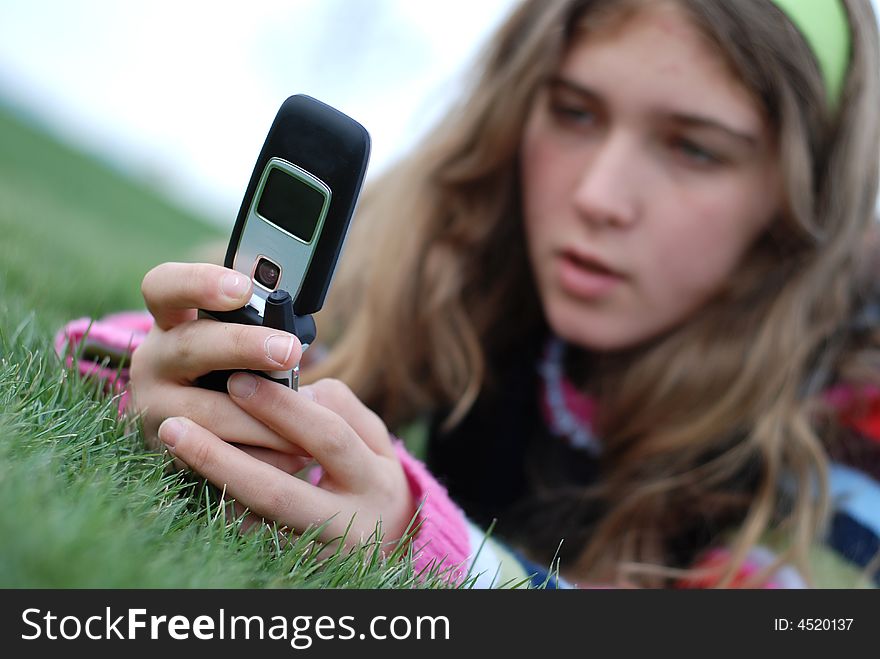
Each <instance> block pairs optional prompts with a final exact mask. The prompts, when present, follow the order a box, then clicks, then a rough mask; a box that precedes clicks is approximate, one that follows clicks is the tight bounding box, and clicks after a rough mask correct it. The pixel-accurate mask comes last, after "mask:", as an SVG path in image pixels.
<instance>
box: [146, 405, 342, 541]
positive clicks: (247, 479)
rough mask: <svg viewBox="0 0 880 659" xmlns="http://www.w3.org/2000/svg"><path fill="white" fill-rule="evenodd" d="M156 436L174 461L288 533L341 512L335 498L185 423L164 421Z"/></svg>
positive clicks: (193, 425)
mask: <svg viewBox="0 0 880 659" xmlns="http://www.w3.org/2000/svg"><path fill="white" fill-rule="evenodd" d="M159 438H160V439H161V440H162V441H163V442H164V443H165V445H166V446H167V447H168V450H169V451H170V452H171V453H172V454H173V455H174V456H175V457H176V458H178V459H180V460H182V461H183V462H184V463H186V465H187V466H189V468H190V469H192V470H193V471H195V472H196V473H198V474H200V475H201V476H203V477H204V478H207V479H208V480H209V481H210V482H211V483H213V484H214V485H215V486H216V487H218V488H221V489H225V491H226V493H227V495H229V496H231V497H233V498H234V499H235V500H237V501H239V502H240V503H242V504H244V505H245V506H247V507H248V509H250V510H251V511H253V512H254V513H256V514H257V515H261V516H262V517H264V518H266V519H270V520H274V521H276V522H278V523H279V524H282V525H285V526H288V527H290V528H291V529H296V530H297V531H299V532H302V530H303V529H305V528H307V527H308V526H309V525H311V524H313V523H321V522H323V521H326V520H328V519H329V518H330V517H333V516H334V515H335V514H336V513H337V512H338V511H339V510H340V508H341V506H340V503H339V500H338V498H337V497H336V496H335V495H333V494H331V493H329V492H327V491H325V490H322V489H320V488H318V487H315V486H313V485H309V484H308V483H306V482H304V481H302V480H300V479H298V478H295V477H293V476H291V475H289V474H285V473H284V472H283V471H280V470H278V469H276V468H275V467H273V466H272V465H270V464H267V463H265V462H263V461H261V460H258V459H257V458H254V457H251V456H250V455H248V454H247V453H245V452H244V451H241V450H239V449H237V448H236V447H235V446H233V445H231V444H228V443H227V442H224V441H223V440H222V439H220V438H219V437H217V436H216V435H215V434H213V433H212V432H210V431H208V430H206V429H204V428H202V427H201V426H199V425H197V424H195V423H193V422H192V421H190V420H189V419H185V418H183V417H172V418H170V419H167V420H166V421H165V422H164V423H163V424H162V425H161V426H160V428H159ZM329 526H333V524H332V523H331V524H330V525H329ZM329 526H328V529H329ZM337 526H338V523H337ZM334 531H335V532H336V533H338V529H333V530H330V534H331V535H332V533H333V532H334Z"/></svg>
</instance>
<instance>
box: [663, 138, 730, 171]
mask: <svg viewBox="0 0 880 659" xmlns="http://www.w3.org/2000/svg"><path fill="white" fill-rule="evenodd" d="M672 148H673V149H674V150H675V152H676V153H677V154H678V155H680V156H682V157H683V158H684V159H685V160H686V161H688V162H689V163H692V164H695V165H717V164H719V163H721V162H722V159H721V157H720V156H718V155H717V154H716V153H714V152H713V151H711V150H710V149H707V148H705V147H702V146H700V145H699V144H697V143H696V142H692V141H691V140H688V139H685V138H677V139H674V140H672Z"/></svg>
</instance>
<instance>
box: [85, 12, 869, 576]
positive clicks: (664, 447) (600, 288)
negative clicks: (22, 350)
mask: <svg viewBox="0 0 880 659" xmlns="http://www.w3.org/2000/svg"><path fill="white" fill-rule="evenodd" d="M877 42H878V39H877V23H876V20H875V17H874V15H873V13H872V10H871V6H870V3H869V0H819V1H817V2H809V3H806V2H799V1H798V0H742V1H741V2H736V3H731V2H726V1H725V0H663V1H650V2H649V1H644V0H559V1H554V2H547V1H545V0H527V1H526V2H524V3H523V4H521V5H520V6H518V7H517V9H516V11H515V12H514V14H513V15H512V16H511V17H510V19H509V20H508V21H507V23H506V24H505V25H504V26H503V27H502V29H501V30H500V32H499V34H498V35H497V37H496V39H495V40H494V42H493V43H492V44H491V47H490V48H489V50H488V51H487V53H486V56H485V62H484V65H483V67H482V69H481V72H480V75H479V76H478V77H477V79H476V80H475V81H474V84H473V86H472V88H471V90H470V93H469V94H468V95H467V97H466V98H465V100H464V101H463V102H462V103H461V104H460V105H458V106H457V107H456V108H455V109H454V110H453V111H452V112H451V113H450V114H449V116H448V117H447V119H446V121H445V122H444V123H443V124H442V125H440V126H439V127H438V128H437V129H436V130H435V131H434V132H433V133H432V134H431V135H430V136H429V137H428V139H427V140H425V142H424V143H423V144H422V145H421V147H420V148H419V149H417V150H416V151H415V152H414V153H413V154H412V155H411V156H410V157H409V158H407V159H406V160H405V161H404V162H401V163H400V164H399V166H397V167H396V168H395V169H394V170H393V171H391V172H389V173H388V174H387V175H385V176H384V177H383V179H382V180H381V181H380V182H378V183H377V184H376V185H375V186H374V187H373V189H372V190H371V191H370V193H369V194H368V195H367V197H366V198H365V199H364V200H363V203H362V204H361V208H360V211H359V214H358V217H357V218H356V220H355V223H354V225H353V234H352V236H351V237H350V239H349V241H348V247H347V252H346V254H345V256H344V258H343V262H342V269H341V272H340V274H339V276H338V277H337V280H336V282H335V283H334V287H333V289H332V293H331V300H330V303H329V306H328V311H327V313H325V314H324V315H323V316H321V317H319V319H318V324H319V328H320V330H321V332H322V334H323V335H324V336H325V337H328V336H329V337H331V339H330V340H329V348H330V351H329V355H328V356H327V357H326V358H325V359H322V360H320V361H319V362H318V363H316V364H314V365H313V366H312V367H311V369H310V370H309V371H307V373H306V375H309V376H310V377H311V381H312V382H313V384H310V385H309V386H305V387H303V388H302V389H301V390H300V391H299V392H294V391H291V390H286V389H284V388H283V387H280V386H278V385H274V384H273V383H269V382H266V381H261V380H258V379H255V378H253V377H251V376H249V375H247V374H236V375H234V376H233V377H231V378H230V380H229V385H228V386H229V393H230V395H228V396H227V395H226V394H220V393H216V392H210V391H205V390H202V389H198V388H195V387H193V386H191V383H192V382H193V380H194V379H195V378H196V377H197V376H198V375H200V374H202V373H206V372H208V371H211V370H216V369H220V368H251V369H268V368H270V367H271V368H272V369H273V370H275V369H278V368H279V367H286V368H290V367H291V366H292V365H293V364H295V363H296V362H297V361H298V360H299V359H300V355H301V349H300V345H299V343H298V342H297V341H296V340H295V339H292V338H291V337H289V336H287V335H284V334H281V333H278V332H277V331H274V330H269V329H263V328H259V327H246V326H235V325H227V324H222V323H217V322H212V321H197V320H195V311H194V309H196V308H198V307H203V308H211V309H216V310H224V309H233V308H236V307H238V306H241V305H242V304H243V303H244V302H245V301H246V300H248V299H249V296H250V293H251V283H250V281H248V280H247V279H246V278H244V277H241V276H239V275H237V274H236V273H234V272H232V271H229V270H225V269H223V268H220V267H219V266H211V265H207V264H201V265H191V264H164V265H161V266H159V267H157V268H155V269H154V270H152V271H151V272H150V273H148V274H147V276H146V277H145V279H144V282H143V293H144V297H145V300H146V303H147V306H148V308H149V310H150V312H151V313H152V315H153V317H154V318H155V325H154V326H153V327H152V329H151V330H150V331H149V334H148V335H147V336H146V338H145V340H144V341H143V343H142V344H141V345H140V346H139V347H138V348H137V351H136V352H135V354H134V357H133V362H132V368H131V386H130V391H131V394H132V397H133V403H134V407H135V409H137V410H140V411H143V412H144V413H145V428H146V432H147V434H148V435H149V436H150V437H158V439H159V440H161V442H162V444H163V445H164V446H167V447H168V449H169V450H170V451H171V452H172V453H173V454H174V455H175V456H176V457H177V458H178V459H179V460H181V461H182V462H183V463H185V464H186V465H188V466H189V467H190V468H192V469H193V470H195V471H196V472H198V473H200V474H202V475H203V476H205V477H206V478H208V479H209V480H210V481H212V482H213V483H215V484H216V485H218V486H219V487H225V488H226V491H227V493H228V494H229V495H230V496H232V497H234V498H235V499H236V500H238V501H239V502H241V503H243V504H244V505H247V506H248V507H249V508H250V510H251V511H254V512H255V513H257V514H258V515H262V516H264V517H265V518H268V519H272V520H275V521H278V522H280V523H282V524H285V525H287V526H289V527H291V528H293V529H302V528H304V527H306V526H307V525H309V524H313V523H318V522H323V521H326V520H328V519H329V520H331V521H330V523H329V525H328V528H327V533H326V536H327V539H328V540H329V539H331V538H333V537H335V536H336V535H338V534H339V533H341V532H342V530H344V528H345V527H346V525H347V524H348V522H349V520H350V519H351V516H352V515H354V516H355V517H354V520H355V521H354V525H353V527H352V530H351V531H350V536H349V537H350V538H351V539H353V540H357V538H358V536H359V535H365V534H369V533H370V532H371V531H372V530H373V528H374V525H375V523H376V521H377V520H381V522H382V524H383V529H384V533H385V537H386V539H392V538H396V537H400V535H401V534H402V533H403V532H404V529H405V527H406V525H407V523H408V522H409V520H410V518H411V516H412V515H413V514H414V512H415V511H416V510H417V509H418V520H419V522H420V523H421V526H420V528H419V531H418V534H417V535H416V537H415V540H414V543H415V549H416V550H417V551H418V557H417V564H418V565H419V566H428V565H438V564H442V565H445V566H452V567H453V568H457V570H454V571H452V572H450V578H451V579H459V578H460V577H461V576H463V575H464V574H465V573H466V572H467V571H468V570H470V573H471V574H472V575H481V577H480V580H479V581H478V583H480V584H490V583H492V582H493V579H494V583H501V582H503V581H505V580H506V579H507V578H510V577H515V576H516V575H517V574H519V575H525V574H530V573H534V572H536V571H537V572H539V574H538V575H537V577H536V578H537V580H538V581H542V580H543V575H542V574H540V571H539V570H538V568H536V567H535V566H547V565H549V564H550V563H551V561H552V560H553V559H554V557H558V558H559V559H560V561H559V568H560V574H561V575H562V577H563V579H562V580H561V581H562V583H564V584H572V585H577V586H589V585H630V586H647V587H657V586H722V587H724V586H734V585H741V586H782V587H799V586H805V585H812V586H836V587H851V586H856V585H871V584H872V583H873V584H877V583H880V582H878V577H877V576H876V574H877V567H878V560H877V559H876V556H877V554H878V550H880V546H878V531H880V485H878V480H880V388H878V386H880V361H878V359H880V352H878V351H877V344H878V338H880V337H878V333H877V317H878V316H877V314H878V312H880V308H878V306H877V302H878V297H877V295H878V294H877V291H876V287H875V279H876V275H875V267H876V264H877V263H878V261H877V260H876V259H877V249H876V245H875V239H874V234H875V231H874V229H873V213H874V204H875V200H876V192H877V182H878V158H880V132H878V119H877V108H878V107H880V91H878V76H880V74H878V64H880V52H878V43H877ZM111 325H112V322H111ZM97 329H98V330H100V329H101V327H100V326H99V327H98V328H97ZM125 339H126V342H127V339H128V333H126V334H125ZM330 378H334V379H330ZM343 383H344V384H343ZM389 429H390V430H391V432H393V433H394V434H397V435H398V436H406V437H407V439H408V444H409V445H410V446H417V445H419V442H421V443H422V447H423V448H422V451H423V453H422V455H423V456H424V457H425V458H426V462H427V468H428V469H426V468H425V466H424V465H423V464H422V463H421V462H419V461H418V460H416V459H415V458H413V457H411V455H410V454H409V453H408V452H407V451H406V450H405V449H404V448H403V445H402V444H401V443H400V442H397V441H395V440H394V439H393V438H392V437H391V436H390V434H389ZM311 459H314V460H315V461H317V462H318V463H319V464H320V466H321V472H320V474H319V477H317V478H314V479H312V481H311V482H310V481H307V480H302V479H299V478H296V477H295V476H293V475H292V474H294V473H297V472H298V471H299V470H300V469H301V468H302V467H303V465H304V464H306V463H307V462H309V461H310V460H311ZM435 479H436V480H435ZM447 490H448V496H447ZM453 502H454V503H453ZM419 506H421V508H419ZM459 506H460V508H459ZM334 515H335V516H334ZM493 520H494V521H496V522H497V524H496V525H495V527H494V531H493V533H492V540H491V541H490V542H488V543H486V545H485V546H483V547H482V549H481V550H480V551H479V552H478V548H479V547H480V545H481V542H482V540H483V537H484V533H483V531H481V530H480V527H485V526H486V525H489V524H490V523H492V521H493Z"/></svg>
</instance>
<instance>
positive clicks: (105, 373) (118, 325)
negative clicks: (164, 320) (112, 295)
mask: <svg viewBox="0 0 880 659" xmlns="http://www.w3.org/2000/svg"><path fill="white" fill-rule="evenodd" d="M152 326H153V317H152V316H151V315H150V314H149V313H147V312H146V311H130V312H123V313H116V314H112V315H110V316H105V317H104V318H102V319H101V320H92V319H91V318H78V319H76V320H72V321H70V322H69V323H67V325H65V326H64V327H63V328H62V329H61V330H59V331H58V333H57V334H56V335H55V352H57V353H58V355H59V356H60V357H62V358H64V363H65V364H66V365H67V366H68V367H69V366H72V365H73V358H74V355H75V354H76V352H77V349H78V348H79V345H80V343H82V341H83V340H84V339H85V338H86V337H88V339H89V340H90V341H93V342H95V343H97V344H100V345H103V346H106V347H107V348H109V349H111V350H114V351H119V352H133V351H134V349H135V348H137V347H138V346H139V345H140V344H141V343H142V342H143V340H144V338H145V337H146V336H147V332H149V331H150V328H151V327H152ZM76 367H77V370H78V371H79V372H80V373H81V374H82V375H85V376H91V377H96V378H98V379H100V380H103V381H104V382H105V383H106V386H107V389H108V391H113V392H114V393H120V397H119V412H120V413H122V412H123V411H124V410H125V407H126V406H127V404H128V391H125V385H126V384H128V369H127V368H111V367H108V366H102V365H101V364H99V363H97V362H93V361H89V360H84V359H81V360H79V361H78V362H77V364H76Z"/></svg>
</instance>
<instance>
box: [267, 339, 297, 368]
mask: <svg viewBox="0 0 880 659" xmlns="http://www.w3.org/2000/svg"><path fill="white" fill-rule="evenodd" d="M264 347H265V348H266V357H268V358H269V359H271V360H272V361H273V362H275V363H276V364H278V365H279V366H281V365H282V364H284V362H286V361H287V360H288V359H289V358H290V353H291V352H293V337H292V336H290V335H287V336H285V335H284V334H273V335H272V336H270V337H268V338H267V339H266V343H265V344H264Z"/></svg>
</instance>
